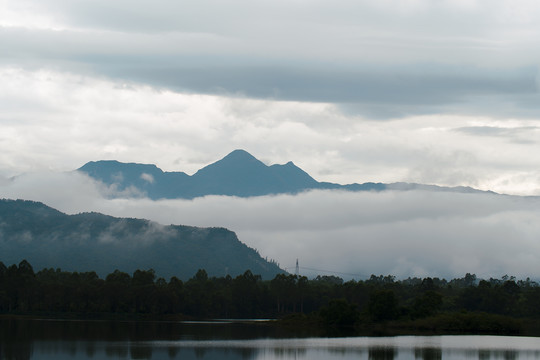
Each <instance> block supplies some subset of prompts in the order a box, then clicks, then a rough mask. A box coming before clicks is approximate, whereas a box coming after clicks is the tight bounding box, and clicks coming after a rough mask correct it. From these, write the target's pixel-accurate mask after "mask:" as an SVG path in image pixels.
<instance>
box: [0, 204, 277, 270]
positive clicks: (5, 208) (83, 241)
mask: <svg viewBox="0 0 540 360" xmlns="http://www.w3.org/2000/svg"><path fill="white" fill-rule="evenodd" d="M22 259H26V260H28V261H29V262H30V263H31V264H32V265H33V266H34V267H35V268H36V269H41V268H48V267H54V268H57V267H59V268H62V269H65V270H69V271H91V270H94V271H96V272H98V274H99V275H101V276H104V275H106V274H108V273H111V272H113V271H114V270H115V269H119V270H121V271H125V272H130V273H131V272H133V271H134V270H136V269H150V268H153V269H154V270H155V271H156V274H157V275H158V276H162V277H165V278H169V277H171V276H177V277H179V278H182V279H187V278H190V277H192V276H193V275H194V274H195V273H196V272H197V270H198V269H205V270H206V271H207V272H208V274H209V275H210V276H224V275H226V274H230V275H231V276H235V275H238V274H241V273H243V272H244V271H246V270H247V269H250V270H251V271H252V272H253V273H254V274H260V275H262V276H263V278H265V279H268V278H273V277H274V276H275V275H276V274H277V273H281V272H283V270H281V269H280V268H279V267H278V266H277V265H276V264H274V263H271V262H268V261H266V260H264V259H263V258H261V256H260V255H259V254H258V253H257V252H256V251H255V250H254V249H251V248H249V247H248V246H246V245H245V244H243V243H241V242H240V241H239V240H238V238H237V237H236V234H235V233H233V232H231V231H229V230H227V229H224V228H197V227H190V226H177V225H170V226H163V225H160V224H158V223H155V222H151V221H148V220H142V219H131V218H115V217H112V216H107V215H103V214H99V213H83V214H77V215H66V214H64V213H61V212H59V211H57V210H55V209H52V208H50V207H48V206H46V205H44V204H42V203H39V202H32V201H23V200H5V199H4V200H0V261H2V262H4V264H14V263H18V262H20V261H21V260H22Z"/></svg>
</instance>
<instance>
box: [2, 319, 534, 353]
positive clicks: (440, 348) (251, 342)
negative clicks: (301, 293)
mask: <svg viewBox="0 0 540 360" xmlns="http://www.w3.org/2000/svg"><path fill="white" fill-rule="evenodd" d="M0 359H6V360H12V359H16V360H30V359H47V360H49V359H59V360H62V359H75V360H77V359H158V360H159V359H167V360H169V359H182V360H185V359H188V360H189V359H205V360H217V359H220V360H222V359H224V360H229V359H230V360H239V359H242V360H245V359H252V360H276V359H280V360H290V359H310V360H317V359H340V360H348V359H351V360H352V359H355V360H357V359H365V360H402V359H406V360H416V359H422V360H439V359H473V360H477V359H478V360H490V359H493V360H502V359H505V360H506V359H508V360H513V359H521V360H522V359H539V360H540V339H539V338H526V337H496V336H398V337H342V338H323V337H307V338H302V337H294V336H293V334H290V333H287V332H284V331H283V330H280V329H278V328H275V327H271V326H263V325H260V324H259V325H257V324H251V325H249V324H182V323H173V322H171V323H166V322H105V321H40V320H14V319H11V320H5V319H3V320H0Z"/></svg>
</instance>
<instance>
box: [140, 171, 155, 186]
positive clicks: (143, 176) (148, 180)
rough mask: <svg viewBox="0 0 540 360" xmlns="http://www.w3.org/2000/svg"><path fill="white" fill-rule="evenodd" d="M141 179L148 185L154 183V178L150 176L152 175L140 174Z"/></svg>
mask: <svg viewBox="0 0 540 360" xmlns="http://www.w3.org/2000/svg"><path fill="white" fill-rule="evenodd" d="M141 179H143V180H144V181H146V182H148V183H150V184H152V183H154V177H153V176H152V174H147V173H143V174H141Z"/></svg>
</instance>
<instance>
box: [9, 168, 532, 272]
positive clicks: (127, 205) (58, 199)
mask: <svg viewBox="0 0 540 360" xmlns="http://www.w3.org/2000/svg"><path fill="white" fill-rule="evenodd" d="M0 189H1V192H2V194H3V196H4V197H7V198H22V199H29V200H36V201H42V202H44V203H46V204H47V205H49V206H51V207H54V208H56V209H58V210H60V211H63V212H66V213H68V214H74V213H79V212H87V211H98V212H102V213H104V214H108V215H113V216H117V217H136V218H146V219H150V220H154V221H156V222H159V223H161V224H164V225H168V224H176V225H180V224H181V225H194V226H201V227H226V228H228V229H230V230H232V231H235V232H236V233H237V235H238V237H239V239H240V241H242V242H244V243H246V244H247V245H248V246H251V247H253V248H255V249H257V250H258V251H259V252H260V254H261V255H262V256H263V257H268V258H269V259H274V260H276V261H277V262H278V263H279V264H280V265H281V267H282V268H286V269H287V270H288V271H290V272H294V266H295V261H296V259H297V258H298V259H299V264H300V273H301V274H303V275H307V276H309V277H312V276H316V275H332V274H333V275H338V276H341V277H343V278H345V279H348V278H356V279H361V278H366V277H369V276H370V274H376V275H379V274H384V275H386V274H392V275H396V276H397V277H398V278H406V277H409V276H438V277H445V278H452V277H458V276H459V277H460V276H462V275H464V274H465V273H467V272H470V273H475V274H477V275H478V276H479V277H484V278H489V277H501V276H503V275H505V274H508V275H515V276H517V277H520V278H525V277H532V278H534V277H535V276H537V274H538V273H540V261H538V260H539V256H540V242H539V241H538V234H539V233H540V221H539V220H540V200H539V199H538V198H535V197H529V198H526V197H517V196H502V195H493V194H457V193H442V192H425V191H404V192H399V191H385V192H379V193H374V192H359V193H351V192H343V191H311V192H306V193H302V194H299V195H296V196H293V195H277V196H263V197H253V198H235V197H225V196H208V197H204V198H197V199H194V200H160V201H152V200H148V199H146V198H123V199H112V198H110V196H111V193H110V192H111V191H113V190H112V189H107V188H106V187H104V186H103V185H99V184H97V183H96V182H94V181H93V180H91V179H90V178H88V177H86V176H83V175H81V174H78V173H63V174H59V173H41V174H29V175H24V176H20V177H17V178H15V179H13V180H12V181H11V182H9V183H7V184H6V183H4V184H3V185H0ZM314 269H315V270H314Z"/></svg>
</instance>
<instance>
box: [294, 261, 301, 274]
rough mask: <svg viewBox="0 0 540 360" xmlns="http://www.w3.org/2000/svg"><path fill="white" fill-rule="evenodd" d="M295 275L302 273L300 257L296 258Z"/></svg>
mask: <svg viewBox="0 0 540 360" xmlns="http://www.w3.org/2000/svg"><path fill="white" fill-rule="evenodd" d="M294 275H296V276H298V275H300V267H299V266H298V258H296V270H295V271H294Z"/></svg>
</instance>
